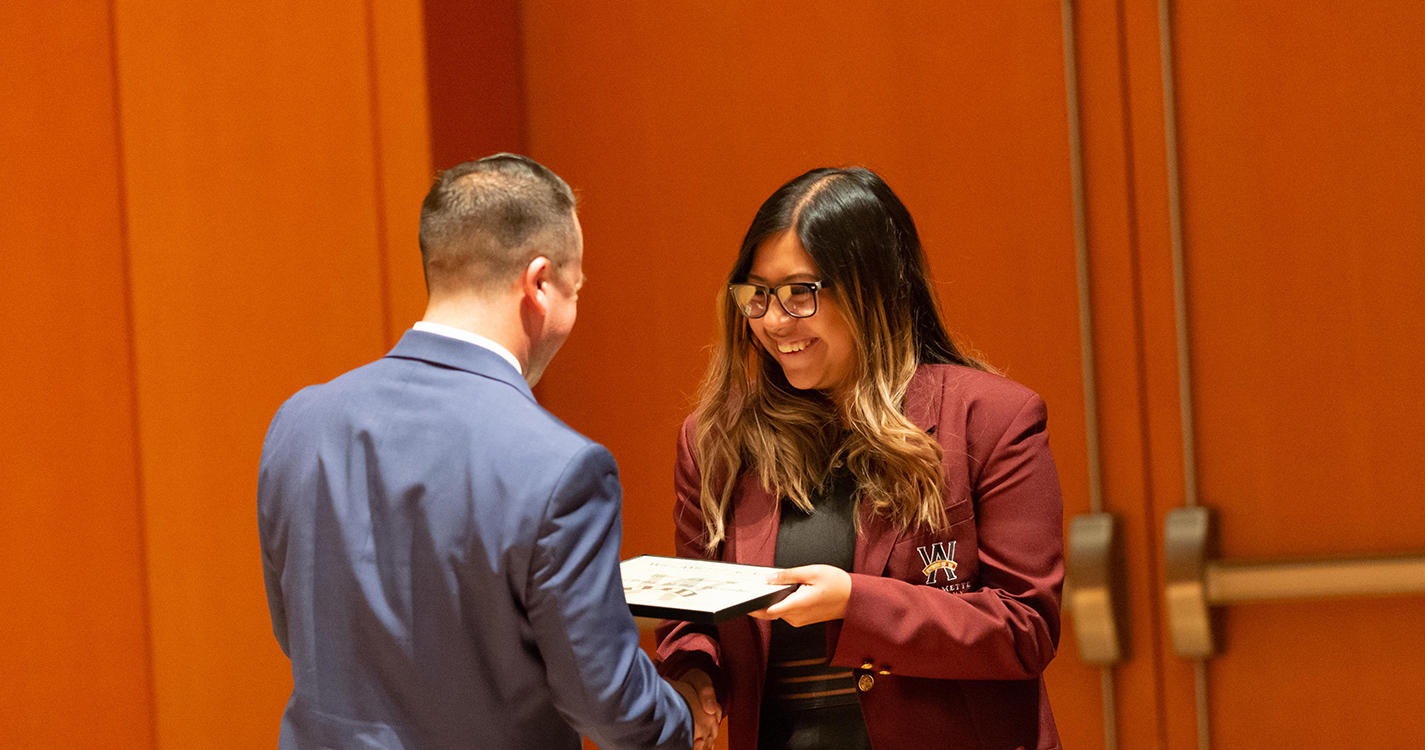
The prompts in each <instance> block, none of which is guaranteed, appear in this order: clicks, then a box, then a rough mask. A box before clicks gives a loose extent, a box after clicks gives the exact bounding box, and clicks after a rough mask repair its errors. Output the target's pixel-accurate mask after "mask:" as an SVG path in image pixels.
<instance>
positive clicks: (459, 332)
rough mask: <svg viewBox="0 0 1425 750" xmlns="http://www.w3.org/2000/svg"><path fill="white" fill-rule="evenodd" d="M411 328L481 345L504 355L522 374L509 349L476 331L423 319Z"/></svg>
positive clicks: (522, 372) (516, 360)
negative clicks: (472, 331)
mask: <svg viewBox="0 0 1425 750" xmlns="http://www.w3.org/2000/svg"><path fill="white" fill-rule="evenodd" d="M411 328H413V329H415V330H417V331H425V332H426V333H434V334H436V335H438V336H449V337H450V338H453V339H460V340H461V341H465V342H468V343H471V344H474V345H476V346H482V347H484V348H486V349H489V350H490V351H492V352H494V353H496V354H498V355H500V356H501V357H504V358H505V361H506V362H509V363H510V366H512V367H514V368H515V372H517V373H519V374H520V375H521V376H523V375H524V368H523V367H520V361H519V360H518V359H515V355H513V354H511V353H510V350H509V349H506V348H505V347H503V346H500V345H499V344H497V343H495V342H494V341H491V340H490V339H487V338H485V337H484V336H481V335H480V334H478V333H471V332H469V331H467V330H465V329H463V328H455V327H453V326H447V325H441V324H440V323H427V322H426V321H424V320H421V321H417V322H416V324H415V325H413V326H411Z"/></svg>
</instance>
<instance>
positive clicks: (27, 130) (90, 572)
mask: <svg viewBox="0 0 1425 750" xmlns="http://www.w3.org/2000/svg"><path fill="white" fill-rule="evenodd" d="M111 40H112V36H111V33H110V18H109V7H108V4H107V3H105V2H89V3H53V4H35V3H24V4H21V3H11V4H6V5H4V6H3V7H0V69H3V70H5V71H6V73H5V75H4V76H0V100H2V101H4V102H5V109H6V115H5V116H4V117H3V118H0V143H3V144H4V147H3V148H0V336H3V341H4V347H3V348H4V352H5V354H4V355H3V356H0V602H4V604H3V605H0V609H2V610H3V612H4V614H3V615H0V675H3V677H0V746H3V747H6V748H14V749H15V750H29V749H31V748H33V749H34V750H40V749H41V748H53V747H84V748H114V749H116V750H118V749H120V748H124V749H127V748H144V747H149V746H150V743H151V741H152V733H153V726H152V710H151V702H152V695H151V679H150V670H149V648H148V638H147V623H146V612H145V607H144V601H145V597H144V586H145V581H144V572H143V571H144V569H143V554H142V540H143V532H142V528H141V525H140V523H139V518H140V514H141V511H140V506H139V481H138V472H137V460H138V456H137V454H136V451H135V445H134V414H133V409H132V406H133V379H132V373H131V370H130V345H129V322H128V301H127V299H126V290H125V259H124V246H123V217H122V200H121V198H120V191H119V185H120V174H119V153H118V138H117V125H118V123H117V119H116V111H115V107H114V69H113V53H112V43H111Z"/></svg>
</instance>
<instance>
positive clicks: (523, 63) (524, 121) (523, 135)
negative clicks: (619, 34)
mask: <svg viewBox="0 0 1425 750" xmlns="http://www.w3.org/2000/svg"><path fill="white" fill-rule="evenodd" d="M510 4H511V5H513V6H514V16H515V59H516V60H518V61H519V67H518V73H519V76H518V81H517V82H516V84H515V85H517V86H519V89H520V92H519V97H520V125H519V133H520V153H521V154H524V155H526V156H530V157H533V156H534V154H532V153H530V152H531V151H532V150H533V149H532V148H531V144H530V134H529V130H530V128H529V112H530V106H529V59H528V58H527V57H526V56H525V53H526V49H525V43H524V3H523V2H521V0H511V2H510ZM535 394H536V395H538V391H536V392H535Z"/></svg>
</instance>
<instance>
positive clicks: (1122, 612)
mask: <svg viewBox="0 0 1425 750" xmlns="http://www.w3.org/2000/svg"><path fill="white" fill-rule="evenodd" d="M1068 547H1069V550H1068V552H1069V554H1068V565H1067V567H1068V570H1067V571H1066V575H1065V582H1064V589H1065V592H1064V593H1065V597H1064V598H1065V600H1066V601H1067V603H1068V609H1069V613H1070V615H1071V616H1072V617H1073V618H1074V635H1075V639H1076V640H1077V642H1078V645H1079V657H1080V658H1081V659H1083V660H1084V661H1085V662H1087V663H1089V664H1098V665H1103V666H1109V665H1112V664H1117V663H1119V662H1121V661H1123V660H1125V659H1127V658H1128V607H1127V606H1126V592H1127V576H1126V573H1125V571H1126V568H1125V565H1124V559H1123V541H1122V533H1121V526H1120V524H1119V522H1118V518H1117V516H1115V515H1113V514H1112V513H1086V514H1084V515H1080V516H1075V517H1074V518H1073V519H1072V520H1071V521H1070V522H1069V545H1068Z"/></svg>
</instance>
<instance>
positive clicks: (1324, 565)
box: [1163, 506, 1425, 659]
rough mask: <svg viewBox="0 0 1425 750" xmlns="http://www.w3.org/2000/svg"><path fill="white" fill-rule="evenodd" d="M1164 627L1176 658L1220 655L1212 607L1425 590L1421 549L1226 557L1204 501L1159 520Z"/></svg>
mask: <svg viewBox="0 0 1425 750" xmlns="http://www.w3.org/2000/svg"><path fill="white" fill-rule="evenodd" d="M1163 526H1164V533H1163V546H1164V562H1165V567H1166V573H1167V582H1166V586H1165V592H1166V597H1165V598H1166V600H1167V609H1168V628H1169V630H1170V631H1171V632H1172V635H1173V650H1174V651H1176V652H1177V653H1178V655H1179V656H1185V657H1188V658H1192V659H1206V658H1209V657H1211V656H1213V655H1214V654H1216V653H1217V641H1218V639H1217V638H1216V636H1215V634H1214V632H1213V621H1212V608H1213V607H1220V606H1223V605H1227V604H1240V603H1244V602H1260V601H1280V600H1290V599H1323V598H1341V597H1352V596H1388V595H1393V594H1425V554H1413V555H1396V556H1390V557H1344V558H1331V559H1316V560H1312V559H1301V560H1223V559H1219V558H1218V553H1217V549H1218V547H1217V525H1216V521H1215V519H1214V517H1213V514H1212V512H1211V511H1210V510H1209V509H1207V508H1204V507H1201V506H1197V507H1188V508H1178V509H1176V510H1172V511H1169V512H1168V514H1167V516H1166V518H1165V519H1164V521H1163Z"/></svg>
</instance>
